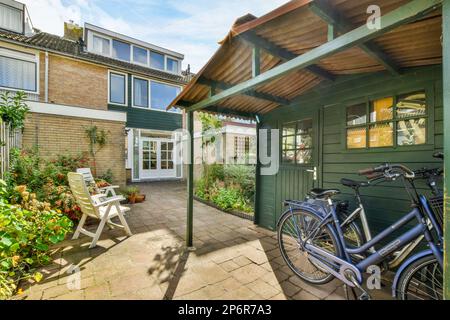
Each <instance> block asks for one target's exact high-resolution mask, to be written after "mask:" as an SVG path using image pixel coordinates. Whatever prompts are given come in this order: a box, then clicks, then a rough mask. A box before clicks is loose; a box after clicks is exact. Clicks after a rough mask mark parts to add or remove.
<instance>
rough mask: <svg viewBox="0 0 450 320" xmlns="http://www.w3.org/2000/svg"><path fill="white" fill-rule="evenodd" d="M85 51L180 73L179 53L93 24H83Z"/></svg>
mask: <svg viewBox="0 0 450 320" xmlns="http://www.w3.org/2000/svg"><path fill="white" fill-rule="evenodd" d="M85 30H86V33H85V37H86V41H87V51H89V52H92V53H95V54H100V55H102V56H105V57H109V58H112V59H117V60H121V61H126V62H129V63H133V64H137V65H140V66H144V67H147V68H152V69H156V70H161V71H166V72H170V73H174V74H181V62H182V61H183V58H184V56H183V55H182V54H180V53H177V52H174V51H171V50H168V49H165V48H162V47H158V46H155V45H152V44H150V43H147V42H144V41H140V40H136V39H134V38H131V37H128V36H125V35H122V34H119V33H116V32H112V31H109V30H106V29H103V28H100V27H96V26H94V25H90V24H86V25H85Z"/></svg>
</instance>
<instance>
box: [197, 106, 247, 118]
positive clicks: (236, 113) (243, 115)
mask: <svg viewBox="0 0 450 320" xmlns="http://www.w3.org/2000/svg"><path fill="white" fill-rule="evenodd" d="M203 110H205V111H211V112H216V113H221V114H225V115H229V116H236V117H240V118H247V119H254V118H255V115H256V114H255V113H250V112H243V111H237V110H232V109H228V108H226V107H221V106H209V107H208V108H206V109H203Z"/></svg>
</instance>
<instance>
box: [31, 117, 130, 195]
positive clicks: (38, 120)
mask: <svg viewBox="0 0 450 320" xmlns="http://www.w3.org/2000/svg"><path fill="white" fill-rule="evenodd" d="M91 125H96V126H97V127H98V128H99V129H104V130H106V131H107V132H108V142H107V144H106V145H105V146H104V147H103V149H101V150H100V151H99V152H98V154H97V156H96V160H97V174H103V173H105V172H106V171H107V170H108V169H111V170H112V172H113V174H114V180H115V181H114V183H115V184H119V185H121V186H124V185H125V160H124V157H125V136H124V128H125V123H121V122H116V121H103V120H89V119H83V118H74V117H65V116H55V115H47V114H39V113H32V114H29V115H28V116H27V119H26V122H25V129H24V133H23V146H24V148H31V147H34V146H36V145H37V146H38V147H39V153H40V155H41V156H42V157H44V158H54V157H55V156H56V155H63V154H71V155H77V154H80V153H82V152H88V151H89V141H88V139H87V138H86V135H85V128H86V127H87V126H91Z"/></svg>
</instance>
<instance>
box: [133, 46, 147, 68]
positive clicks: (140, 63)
mask: <svg viewBox="0 0 450 320" xmlns="http://www.w3.org/2000/svg"><path fill="white" fill-rule="evenodd" d="M135 47H138V48H140V49H144V50H146V51H147V62H146V63H142V62H139V61H135V60H134V48H135ZM131 48H132V49H131V62H132V63H134V64H137V65H139V66H144V67H148V66H150V50H148V49H147V48H144V47H141V46H137V45H134V44H132V45H131Z"/></svg>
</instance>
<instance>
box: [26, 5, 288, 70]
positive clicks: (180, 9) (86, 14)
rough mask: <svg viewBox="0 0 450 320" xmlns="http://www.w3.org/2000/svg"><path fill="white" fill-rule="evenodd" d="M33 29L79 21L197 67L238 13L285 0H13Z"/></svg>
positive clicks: (257, 11) (54, 29)
mask: <svg viewBox="0 0 450 320" xmlns="http://www.w3.org/2000/svg"><path fill="white" fill-rule="evenodd" d="M19 1H20V2H23V3H25V4H26V5H27V6H28V11H29V13H30V16H31V21H32V22H33V25H34V27H35V28H38V29H41V30H42V31H45V32H49V33H53V34H58V35H63V32H64V21H69V20H73V21H74V22H75V23H78V24H79V25H83V24H84V22H89V23H91V24H94V25H97V26H100V27H103V28H106V29H109V30H112V31H115V32H119V33H122V34H125V35H127V36H131V37H133V38H136V39H139V40H143V41H147V42H150V43H152V44H155V45H158V46H161V47H164V48H167V49H171V50H174V51H177V52H180V53H183V54H184V55H185V59H184V62H183V69H186V67H187V65H188V64H190V65H191V71H193V72H197V71H199V70H200V68H201V67H202V66H203V65H204V64H205V63H206V62H207V61H208V59H209V58H210V57H211V56H212V55H213V54H214V52H215V51H216V50H217V48H218V44H217V42H218V41H220V40H222V39H223V38H224V37H225V36H226V34H227V32H228V31H229V30H230V28H231V26H232V24H233V22H234V21H235V20H236V19H237V18H238V17H240V16H243V15H245V14H247V13H251V14H253V15H255V16H257V17H258V16H261V15H263V14H265V13H267V12H269V11H271V10H273V9H275V8H277V7H278V6H280V5H282V4H284V3H286V2H288V1H287V0H71V1H70V0H19Z"/></svg>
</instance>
